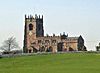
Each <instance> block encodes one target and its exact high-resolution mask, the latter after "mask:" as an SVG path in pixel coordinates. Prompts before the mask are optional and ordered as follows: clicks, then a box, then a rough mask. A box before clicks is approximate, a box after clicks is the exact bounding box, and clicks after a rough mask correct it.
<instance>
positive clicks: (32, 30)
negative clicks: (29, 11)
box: [23, 15, 44, 53]
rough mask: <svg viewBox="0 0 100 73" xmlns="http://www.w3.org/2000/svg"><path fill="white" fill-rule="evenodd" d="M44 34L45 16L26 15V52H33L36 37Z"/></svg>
mask: <svg viewBox="0 0 100 73" xmlns="http://www.w3.org/2000/svg"><path fill="white" fill-rule="evenodd" d="M42 36H44V30H43V16H42V18H40V15H39V16H37V15H35V18H34V17H33V16H32V15H30V16H26V15H25V27H24V47H23V52H24V53H28V52H29V53H31V52H33V49H34V48H33V47H32V45H33V44H35V45H36V38H37V37H42Z"/></svg>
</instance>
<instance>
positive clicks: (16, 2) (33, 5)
mask: <svg viewBox="0 0 100 73" xmlns="http://www.w3.org/2000/svg"><path fill="white" fill-rule="evenodd" d="M25 14H27V15H30V14H31V15H33V16H34V15H35V14H37V15H39V14H40V15H43V16H44V30H45V34H49V35H52V34H53V33H55V34H56V35H59V34H60V33H63V32H65V33H66V34H68V35H69V37H70V36H73V37H74V36H75V37H76V36H80V35H82V36H83V38H84V40H85V45H86V47H87V49H88V50H95V46H96V45H98V43H99V42H100V33H99V30H100V20H99V19H100V0H1V1H0V46H2V43H3V41H4V40H6V39H7V38H9V37H11V36H14V37H16V40H17V42H18V43H19V45H20V47H21V48H22V47H23V38H24V15H25Z"/></svg>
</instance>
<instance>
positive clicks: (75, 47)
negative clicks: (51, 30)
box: [23, 14, 86, 53]
mask: <svg viewBox="0 0 100 73" xmlns="http://www.w3.org/2000/svg"><path fill="white" fill-rule="evenodd" d="M67 51H86V47H85V45H84V39H83V38H82V36H81V35H80V36H78V37H69V36H68V34H67V35H66V34H65V33H63V34H60V35H59V36H56V35H55V34H53V35H52V36H49V35H46V36H44V27H43V15H42V16H40V15H39V16H38V15H37V14H36V15H35V17H34V16H32V15H30V16H27V15H25V25H24V46H23V52H24V53H36V52H53V53H54V52H67Z"/></svg>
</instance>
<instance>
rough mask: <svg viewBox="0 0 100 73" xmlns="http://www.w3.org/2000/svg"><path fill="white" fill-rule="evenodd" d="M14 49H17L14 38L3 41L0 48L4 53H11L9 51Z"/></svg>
mask: <svg viewBox="0 0 100 73" xmlns="http://www.w3.org/2000/svg"><path fill="white" fill-rule="evenodd" d="M16 48H19V45H18V43H17V42H16V38H14V37H10V38H8V39H7V40H5V41H4V42H3V45H2V47H1V49H2V50H5V51H11V49H16Z"/></svg>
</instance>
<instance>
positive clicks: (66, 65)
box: [0, 53, 100, 73]
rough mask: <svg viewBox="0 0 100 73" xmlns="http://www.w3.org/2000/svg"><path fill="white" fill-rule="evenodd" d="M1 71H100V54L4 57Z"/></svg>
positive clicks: (90, 72) (0, 60)
mask: <svg viewBox="0 0 100 73" xmlns="http://www.w3.org/2000/svg"><path fill="white" fill-rule="evenodd" d="M0 73H100V55H99V54H92V53H90V54H88V53H66V54H48V55H33V56H21V57H13V58H2V59H0Z"/></svg>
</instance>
